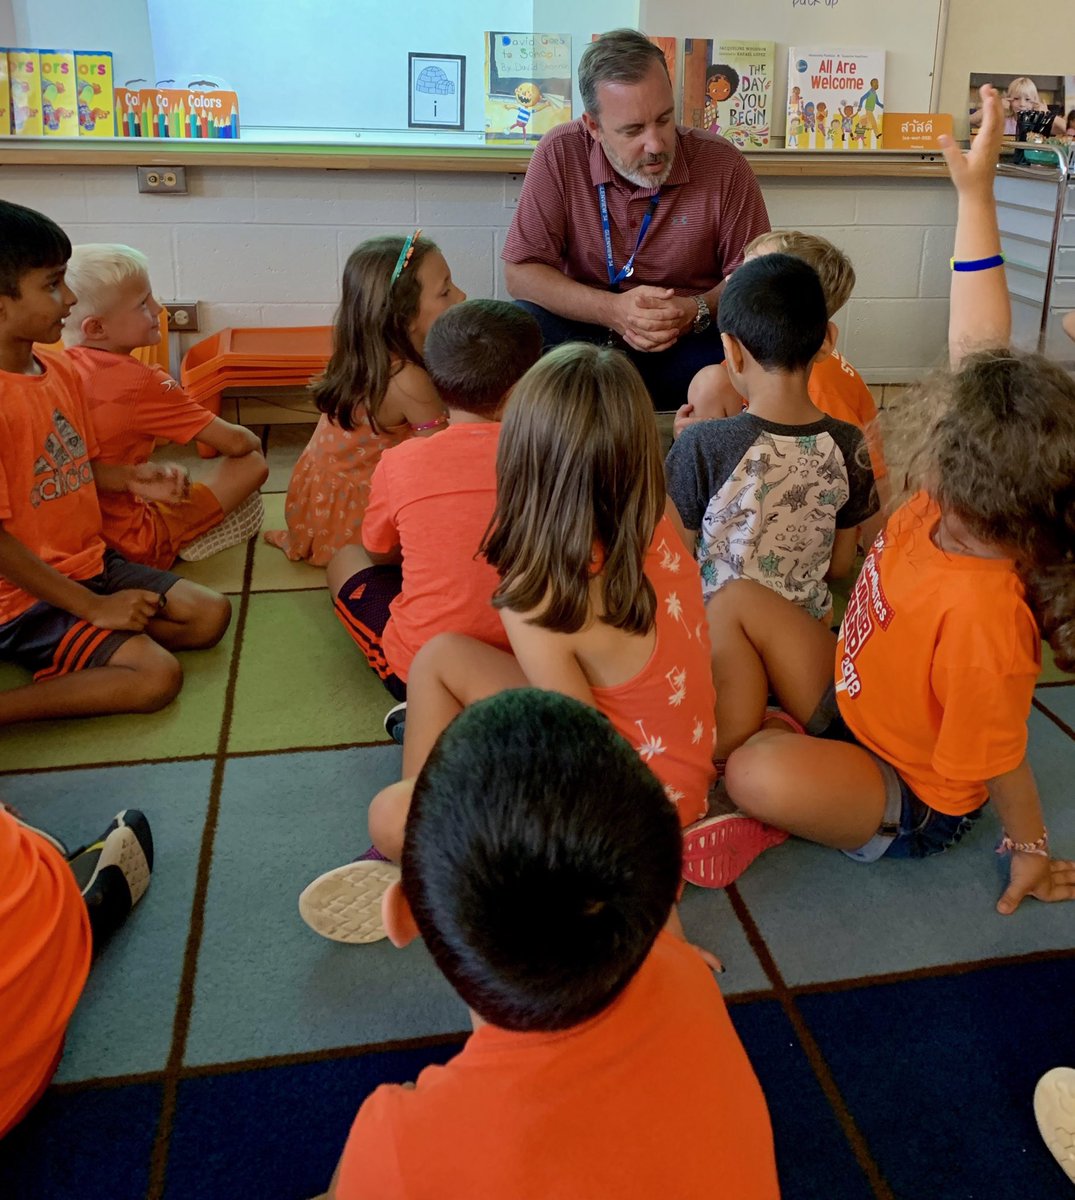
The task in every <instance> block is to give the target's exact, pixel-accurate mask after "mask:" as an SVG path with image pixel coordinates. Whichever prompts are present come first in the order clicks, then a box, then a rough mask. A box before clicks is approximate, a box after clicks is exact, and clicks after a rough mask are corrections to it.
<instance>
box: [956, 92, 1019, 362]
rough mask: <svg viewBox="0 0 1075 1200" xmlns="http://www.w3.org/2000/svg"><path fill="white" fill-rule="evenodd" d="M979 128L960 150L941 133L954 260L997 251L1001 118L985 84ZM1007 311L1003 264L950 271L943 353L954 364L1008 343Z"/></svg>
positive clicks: (997, 98)
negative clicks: (954, 202) (952, 207)
mask: <svg viewBox="0 0 1075 1200" xmlns="http://www.w3.org/2000/svg"><path fill="white" fill-rule="evenodd" d="M981 97H982V127H981V132H980V133H979V134H978V136H977V137H976V138H975V139H974V141H973V143H972V144H971V148H970V149H969V150H968V151H967V152H966V153H964V152H963V151H962V150H960V149H959V147H958V146H957V145H956V144H955V142H954V141H953V139H952V138H950V137H942V138H941V149H942V151H943V153H944V157H945V161H946V162H947V163H948V171H949V173H950V175H951V177H952V182H953V183H954V184H955V188H956V192H957V193H958V196H959V205H958V215H957V218H956V238H955V249H954V253H953V258H954V260H955V262H956V264H957V265H958V264H960V263H980V262H982V261H983V260H986V259H990V258H994V257H996V256H998V255H999V254H1000V231H999V229H998V228H997V206H996V201H995V199H994V197H993V186H994V182H995V179H996V168H997V162H998V160H999V157H1000V143H1001V140H1002V138H1003V134H1004V118H1003V115H1002V112H1001V104H1000V96H999V95H998V94H997V91H996V88H993V87H990V86H989V85H988V84H987V85H986V86H985V87H983V88H982V89H981ZM1011 324H1012V311H1011V301H1010V300H1009V299H1008V283H1007V279H1006V277H1005V274H1004V268H1003V267H1002V266H994V267H990V268H986V269H983V270H971V271H959V270H953V271H952V302H951V312H950V314H949V318H948V354H949V359H950V361H951V364H952V366H953V367H958V366H959V364H960V363H961V362H962V360H963V358H964V357H965V356H966V355H967V354H968V353H969V352H971V351H973V350H978V349H982V348H984V347H986V346H1007V345H1008V341H1009V338H1010V336H1011Z"/></svg>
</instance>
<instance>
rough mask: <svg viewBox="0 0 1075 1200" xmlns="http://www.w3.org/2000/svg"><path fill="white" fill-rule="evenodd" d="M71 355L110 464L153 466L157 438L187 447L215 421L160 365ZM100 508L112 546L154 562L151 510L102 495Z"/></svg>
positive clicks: (77, 349) (104, 353) (123, 497)
mask: <svg viewBox="0 0 1075 1200" xmlns="http://www.w3.org/2000/svg"><path fill="white" fill-rule="evenodd" d="M67 355H68V357H69V359H70V360H71V362H72V363H73V364H74V366H75V369H76V370H77V371H78V373H79V375H80V376H81V378H82V387H83V391H84V392H85V395H86V403H87V404H88V405H89V409H90V415H91V418H92V420H93V427H94V433H95V434H96V436H97V440H98V442H99V444H100V454H99V455H98V456H97V457H99V459H100V461H101V462H102V463H105V464H106V465H113V464H116V465H125V466H139V465H141V464H142V463H145V462H149V459H150V456H151V455H152V453H153V449H154V447H155V445H156V441H157V438H167V439H168V440H169V441H170V442H176V443H177V444H178V445H181V446H185V445H186V444H187V442H189V441H191V440H192V439H194V438H196V437H197V436H198V434H199V433H201V431H202V430H203V429H204V428H205V427H206V426H207V425H208V424H210V423H211V422H212V421H213V419H214V415H213V413H211V412H210V411H209V410H208V409H207V408H205V407H204V406H203V405H201V404H198V403H197V402H196V401H194V400H191V399H190V397H189V396H188V395H187V394H186V392H184V391H183V389H182V388H181V387H180V386H179V384H178V383H176V381H175V380H174V379H173V378H172V377H171V375H169V374H168V373H167V372H166V371H164V370H162V369H161V368H160V367H158V366H146V365H145V364H143V363H140V362H139V361H138V360H137V359H135V358H132V357H131V356H130V355H129V354H113V353H112V352H111V351H110V350H94V349H92V348H90V347H89V346H72V347H71V348H70V349H69V350H68V351H67ZM100 503H101V517H102V521H103V528H104V535H105V537H106V538H107V539H108V541H109V543H110V544H111V545H114V546H117V547H119V548H120V550H121V552H122V553H123V554H124V555H125V556H126V557H127V558H130V559H132V560H133V561H135V562H155V561H156V552H157V546H158V541H159V533H158V529H157V522H156V521H155V520H154V515H153V505H152V504H150V502H149V501H146V500H143V499H142V498H141V497H140V496H132V495H131V494H130V493H129V492H102V493H101V496H100Z"/></svg>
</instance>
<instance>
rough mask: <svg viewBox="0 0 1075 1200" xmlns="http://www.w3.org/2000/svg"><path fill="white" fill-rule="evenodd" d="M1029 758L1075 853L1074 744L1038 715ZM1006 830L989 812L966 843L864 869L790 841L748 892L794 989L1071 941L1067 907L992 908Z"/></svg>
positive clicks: (999, 887)
mask: <svg viewBox="0 0 1075 1200" xmlns="http://www.w3.org/2000/svg"><path fill="white" fill-rule="evenodd" d="M1046 690H1047V689H1043V690H1042V691H1039V693H1038V694H1039V695H1041V694H1043V692H1044V691H1046ZM1029 757H1030V761H1031V764H1032V765H1033V767H1034V772H1035V775H1036V777H1037V781H1038V787H1039V789H1040V792H1041V798H1042V806H1043V808H1044V810H1045V819H1046V821H1047V823H1048V825H1049V829H1050V833H1051V835H1052V841H1053V846H1054V847H1055V852H1056V853H1057V854H1058V855H1061V856H1063V857H1067V858H1075V806H1072V805H1071V804H1070V803H1068V798H1069V792H1070V785H1071V776H1072V771H1073V769H1075V743H1073V742H1072V740H1071V739H1070V738H1069V737H1067V736H1066V735H1065V734H1064V733H1063V732H1062V731H1061V730H1060V729H1058V728H1057V727H1056V726H1055V725H1054V724H1053V723H1052V722H1051V721H1050V720H1048V718H1046V717H1044V716H1043V715H1042V714H1041V713H1039V712H1037V711H1035V712H1032V713H1031V715H1030V749H1029ZM998 837H999V825H998V823H997V817H996V813H995V812H993V811H992V809H991V807H987V808H986V811H985V815H984V816H983V817H982V819H981V820H980V821H979V822H978V823H977V825H976V826H975V827H974V828H973V829H972V830H971V832H970V833H969V834H968V835H967V836H966V837H965V838H964V839H963V841H962V842H960V844H959V845H958V846H956V847H954V848H953V849H952V850H951V851H949V852H948V853H946V854H941V855H938V856H936V857H934V858H930V859H925V860H913V859H893V860H886V859H881V860H880V861H879V862H876V863H871V864H869V865H863V864H860V863H856V862H852V861H851V859H849V858H846V857H845V856H844V855H842V854H840V853H839V852H837V851H835V850H828V849H826V848H825V847H823V846H814V845H811V844H809V843H807V842H801V841H798V840H797V839H792V840H791V841H788V842H785V843H784V845H782V846H778V847H777V848H776V849H775V850H770V851H768V852H767V853H766V854H763V855H762V857H761V858H759V859H758V861H757V862H756V863H755V864H754V865H753V866H752V867H751V868H750V870H749V871H747V873H746V874H745V875H744V876H743V878H742V879H741V880H740V881H739V891H740V894H741V895H742V896H743V899H744V900H745V901H746V902H747V905H748V907H749V909H750V912H751V914H752V916H753V917H754V919H755V920H756V921H757V923H758V927H759V928H760V930H761V933H762V935H763V937H764V938H765V941H766V943H767V945H768V947H769V949H770V951H771V952H772V955H773V957H774V959H775V960H776V965H777V967H778V968H779V969H780V972H781V974H782V975H783V977H784V979H785V980H786V981H787V982H788V983H789V984H792V985H800V984H808V983H821V982H826V981H829V980H836V979H856V978H860V977H862V976H868V975H880V974H887V973H890V972H897V971H906V970H914V969H917V968H920V967H932V966H939V965H943V964H946V963H958V962H970V961H976V960H980V959H989V958H998V957H1003V956H1007V955H1016V954H1025V953H1027V952H1028V951H1031V950H1055V949H1065V948H1067V947H1068V946H1070V945H1071V944H1072V910H1071V908H1070V907H1069V906H1067V905H1064V904H1039V903H1038V902H1037V901H1034V900H1026V901H1024V902H1023V904H1022V906H1021V907H1020V908H1019V910H1018V911H1017V912H1016V913H1015V914H1013V915H1012V916H1010V917H1000V916H998V915H997V914H996V912H995V911H994V908H995V905H996V902H997V900H998V899H999V898H1000V894H1001V892H1002V891H1003V890H1004V883H1005V880H1006V876H1007V860H1006V859H1003V858H998V857H997V856H996V855H995V854H994V853H993V849H994V846H995V845H996V841H997V838H998Z"/></svg>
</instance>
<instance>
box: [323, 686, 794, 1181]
mask: <svg viewBox="0 0 1075 1200" xmlns="http://www.w3.org/2000/svg"><path fill="white" fill-rule="evenodd" d="M680 852H681V850H680V831H679V823H678V820H677V818H676V813H675V809H674V808H673V807H672V806H671V805H669V803H668V801H667V799H666V797H665V795H664V791H663V789H662V788H661V786H660V784H659V783H658V782H657V780H656V777H655V776H654V775H653V774H652V772H650V771H649V769H648V768H647V767H646V766H645V765H644V764H643V763H642V761H641V759H640V758H639V756H638V754H637V753H636V752H635V751H634V750H633V749H632V747H631V746H629V745H628V743H627V742H626V741H624V740H623V739H622V738H621V737H620V736H619V735H618V734H617V733H616V732H615V730H614V729H613V728H612V726H611V725H610V724H609V722H608V721H607V720H606V719H605V718H604V717H603V716H601V715H600V714H599V713H598V712H596V711H595V710H593V709H591V708H589V707H587V706H586V705H583V704H581V703H580V702H579V701H577V700H573V699H570V698H569V697H567V696H563V695H560V694H558V693H554V692H541V691H536V690H533V689H520V690H517V691H509V692H503V693H501V694H499V695H497V696H494V697H492V698H491V699H489V700H483V701H480V702H479V703H477V704H474V705H472V706H471V707H469V708H467V709H466V710H465V711H464V712H463V713H462V714H461V715H460V716H459V717H457V718H456V720H455V721H454V722H453V723H452V724H451V725H450V726H449V727H448V729H446V730H445V732H444V733H443V734H442V735H441V737H440V739H439V740H438V742H437V744H436V745H435V747H434V748H433V751H432V753H431V754H430V756H429V759H428V761H427V762H426V764H425V766H424V768H423V769H422V772H421V773H420V775H419V776H418V778H417V780H416V781H415V783H414V792H413V801H412V804H411V808H410V813H409V816H408V819H407V828H406V835H405V841H404V846H403V861H402V875H401V877H400V880H399V882H398V883H395V884H393V885H392V886H391V887H390V888H389V889H388V891H387V892H386V894H385V896H384V903H383V909H384V920H385V925H386V927H387V929H388V931H389V935H390V936H391V938H392V940H393V942H394V943H395V944H396V945H400V946H402V945H405V944H406V943H407V942H409V941H410V940H412V939H413V938H415V937H418V936H420V937H421V938H422V939H423V940H424V941H425V943H426V945H427V946H428V948H429V950H430V952H431V954H432V955H433V958H434V960H435V962H436V964H437V966H438V967H439V969H440V970H441V971H442V972H443V974H444V975H445V976H446V978H447V979H448V981H449V982H450V983H451V985H452V987H453V988H454V989H455V990H456V992H457V993H458V994H459V996H460V997H461V998H462V999H463V1001H464V1002H465V1003H466V1004H467V1005H468V1006H469V1007H470V1009H471V1013H472V1018H473V1023H474V1027H475V1033H474V1034H473V1036H472V1037H471V1039H470V1041H469V1042H468V1043H467V1045H466V1046H465V1047H464V1049H463V1050H462V1051H461V1052H460V1054H459V1055H458V1056H457V1057H456V1058H454V1059H453V1060H452V1061H451V1062H449V1063H448V1064H447V1065H445V1066H443V1067H430V1068H428V1069H427V1070H425V1071H423V1072H422V1074H421V1075H420V1076H419V1078H418V1081H417V1083H416V1084H415V1085H414V1086H413V1088H405V1087H399V1086H396V1085H389V1086H384V1087H381V1088H378V1089H377V1091H376V1092H374V1094H373V1095H372V1096H370V1097H369V1098H368V1099H367V1100H366V1102H365V1103H364V1104H363V1106H362V1108H361V1109H360V1111H359V1113H358V1116H357V1118H356V1119H355V1123H354V1125H353V1127H352V1130H351V1134H350V1137H349V1139H348V1142H347V1145H346V1147H345V1149H344V1152H343V1157H342V1158H341V1160H340V1165H339V1168H338V1169H337V1172H336V1176H335V1178H334V1180H333V1183H332V1186H331V1187H330V1189H329V1195H330V1196H331V1197H335V1200H357V1198H358V1197H360V1196H377V1197H380V1198H382V1200H392V1198H394V1197H400V1198H401V1197H403V1196H407V1197H409V1198H411V1200H420V1198H423V1197H429V1198H430V1200H432V1198H433V1197H436V1200H463V1198H467V1200H469V1198H471V1197H477V1196H497V1197H500V1196H503V1197H508V1196H510V1197H512V1200H531V1198H533V1200H538V1198H540V1200H546V1198H547V1197H552V1196H555V1197H557V1198H558V1200H592V1198H593V1197H599V1196H616V1197H617V1198H619V1200H632V1198H634V1197H638V1198H639V1200H642V1198H645V1200H652V1198H653V1197H654V1196H660V1195H668V1196H674V1197H676V1200H703V1198H704V1200H719V1198H720V1197H726V1198H727V1200H732V1198H734V1200H762V1198H773V1200H775V1197H777V1196H778V1195H779V1189H778V1185H777V1178H776V1168H775V1162H774V1155H773V1144H772V1133H771V1129H770V1125H769V1118H768V1113H767V1110H766V1106H765V1100H764V1097H763V1096H762V1093H761V1089H760V1087H759V1086H758V1082H757V1079H756V1077H755V1076H754V1072H753V1070H752V1069H751V1066H750V1063H749V1061H748V1060H747V1057H746V1055H745V1053H744V1052H743V1048H742V1045H741V1044H740V1042H739V1039H738V1038H737V1036H736V1034H735V1031H734V1029H733V1028H732V1025H731V1022H730V1020H729V1018H728V1013H727V1009H726V1008H725V1006H724V1002H723V1000H722V999H721V996H720V991H719V989H718V988H717V985H716V982H715V981H714V979H713V977H712V975H711V973H710V972H709V970H708V969H707V968H706V965H705V964H704V963H703V961H702V959H701V957H700V956H699V954H698V952H697V951H696V950H694V949H693V948H692V947H690V946H688V945H687V944H686V943H685V942H682V941H679V940H678V939H676V938H674V937H672V936H671V935H670V934H668V933H666V932H663V927H664V925H665V923H666V921H667V920H668V915H669V913H670V911H671V909H672V905H673V904H674V902H675V898H676V893H677V890H678V888H679V872H680ZM698 1129H704V1130H706V1131H707V1133H706V1145H705V1150H704V1152H697V1153H696V1152H693V1151H692V1150H690V1149H689V1148H688V1147H685V1146H684V1136H685V1132H686V1131H688V1130H698ZM677 1147H678V1149H677Z"/></svg>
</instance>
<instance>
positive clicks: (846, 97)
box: [784, 46, 885, 150]
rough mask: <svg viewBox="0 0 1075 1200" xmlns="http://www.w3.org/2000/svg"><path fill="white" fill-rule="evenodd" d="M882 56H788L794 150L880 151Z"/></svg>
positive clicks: (817, 51) (789, 134)
mask: <svg viewBox="0 0 1075 1200" xmlns="http://www.w3.org/2000/svg"><path fill="white" fill-rule="evenodd" d="M884 99H885V52H884V51H883V50H838V49H829V48H827V47H826V48H810V49H803V48H802V47H801V46H792V47H791V49H790V50H789V51H788V109H787V129H786V135H785V141H784V145H785V146H786V147H787V149H789V150H880V149H882V148H883V147H882V141H881V130H882V124H881V119H882V117H883V116H884V108H885V105H884Z"/></svg>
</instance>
